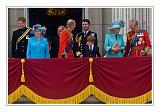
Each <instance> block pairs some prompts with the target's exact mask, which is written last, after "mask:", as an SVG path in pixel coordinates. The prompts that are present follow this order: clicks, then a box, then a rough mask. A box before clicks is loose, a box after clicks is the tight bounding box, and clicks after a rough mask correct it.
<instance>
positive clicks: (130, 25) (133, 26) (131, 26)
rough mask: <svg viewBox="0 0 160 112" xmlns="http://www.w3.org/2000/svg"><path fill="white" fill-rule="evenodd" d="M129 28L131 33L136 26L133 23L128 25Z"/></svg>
mask: <svg viewBox="0 0 160 112" xmlns="http://www.w3.org/2000/svg"><path fill="white" fill-rule="evenodd" d="M129 28H130V29H131V30H132V31H134V30H135V28H136V25H135V24H134V23H131V22H130V23H129Z"/></svg>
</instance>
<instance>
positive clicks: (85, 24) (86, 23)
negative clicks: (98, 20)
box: [82, 22, 89, 31]
mask: <svg viewBox="0 0 160 112" xmlns="http://www.w3.org/2000/svg"><path fill="white" fill-rule="evenodd" d="M82 29H83V30H84V31H88V30H89V24H88V22H82Z"/></svg>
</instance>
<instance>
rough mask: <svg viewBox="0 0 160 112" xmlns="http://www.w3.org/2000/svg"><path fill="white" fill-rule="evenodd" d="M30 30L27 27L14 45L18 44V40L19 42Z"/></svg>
mask: <svg viewBox="0 0 160 112" xmlns="http://www.w3.org/2000/svg"><path fill="white" fill-rule="evenodd" d="M30 30H31V28H28V29H27V30H26V31H25V32H24V33H23V34H22V35H21V36H20V37H19V38H18V39H17V41H16V45H17V44H18V42H20V41H21V40H22V39H23V38H24V37H25V36H26V35H27V33H28V32H29V31H30Z"/></svg>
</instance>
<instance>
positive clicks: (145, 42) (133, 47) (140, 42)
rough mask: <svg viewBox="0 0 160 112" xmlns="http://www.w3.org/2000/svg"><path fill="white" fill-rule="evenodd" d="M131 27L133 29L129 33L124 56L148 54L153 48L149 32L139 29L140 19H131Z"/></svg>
mask: <svg viewBox="0 0 160 112" xmlns="http://www.w3.org/2000/svg"><path fill="white" fill-rule="evenodd" d="M129 27H130V29H131V31H130V32H128V35H127V43H126V48H125V55H124V56H135V57H137V56H146V55H147V53H148V51H149V49H150V48H151V43H150V39H149V35H148V32H147V31H146V30H141V29H139V27H138V21H137V20H135V19H131V20H130V22H129Z"/></svg>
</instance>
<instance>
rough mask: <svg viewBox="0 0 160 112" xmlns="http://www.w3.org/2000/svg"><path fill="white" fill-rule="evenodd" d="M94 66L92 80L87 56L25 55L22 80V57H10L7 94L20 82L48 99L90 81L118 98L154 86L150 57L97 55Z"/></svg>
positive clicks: (69, 93)
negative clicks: (61, 57) (101, 56)
mask: <svg viewBox="0 0 160 112" xmlns="http://www.w3.org/2000/svg"><path fill="white" fill-rule="evenodd" d="M92 70H93V79H94V82H93V83H89V75H90V74H89V73H90V64H89V61H88V58H81V59H25V63H24V74H25V82H24V83H22V82H21V74H22V65H21V61H20V59H9V63H8V95H10V94H12V93H13V92H14V91H15V90H16V89H18V88H19V87H20V86H21V85H25V86H26V87H28V88H29V89H30V90H31V91H33V92H34V93H36V94H37V95H39V96H41V97H44V98H47V99H64V98H68V97H72V96H74V95H77V94H78V93H80V92H81V91H83V90H84V89H85V88H86V87H88V86H89V85H91V84H92V85H93V86H95V87H96V88H98V89H99V90H101V91H103V92H104V93H105V94H107V95H110V96H114V97H118V98H133V97H138V96H140V95H143V94H145V93H147V92H149V91H151V90H152V58H151V57H127V58H94V59H93V63H92ZM92 91H93V90H92ZM91 93H92V92H91Z"/></svg>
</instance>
